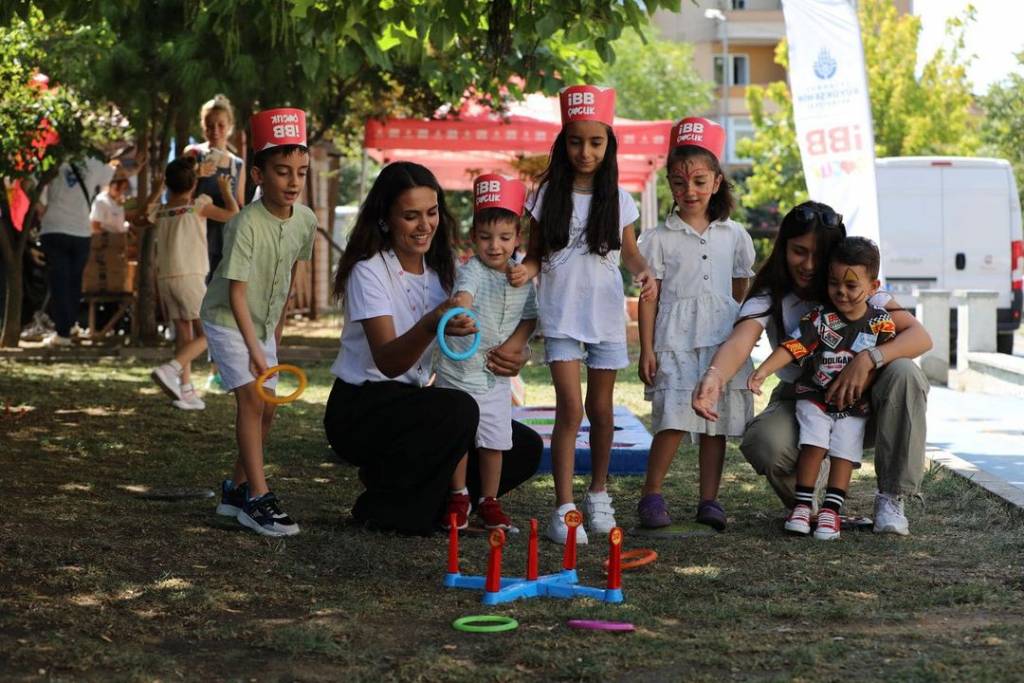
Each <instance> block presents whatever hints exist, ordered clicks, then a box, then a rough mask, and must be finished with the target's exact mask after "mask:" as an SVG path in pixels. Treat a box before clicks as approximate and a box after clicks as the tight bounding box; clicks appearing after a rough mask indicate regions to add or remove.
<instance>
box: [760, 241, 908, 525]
mask: <svg viewBox="0 0 1024 683" xmlns="http://www.w3.org/2000/svg"><path fill="white" fill-rule="evenodd" d="M879 260H880V259H879V253H878V247H877V246H876V245H875V243H874V242H872V241H871V240H869V239H865V238H863V237H847V238H846V239H844V240H843V241H842V242H840V243H839V244H838V245H837V246H836V247H835V248H834V249H833V250H832V253H831V254H830V255H829V265H828V268H829V271H828V297H829V300H830V301H831V306H827V305H819V306H816V307H815V308H814V309H812V310H811V311H810V312H809V313H808V314H807V315H805V316H804V317H803V318H801V319H800V327H799V329H797V330H795V331H794V332H792V333H791V335H790V336H791V338H790V339H787V340H786V341H784V342H783V343H782V344H781V345H780V346H779V347H778V348H776V349H775V351H773V352H772V354H771V355H770V356H768V358H767V359H765V361H764V362H763V363H762V364H761V366H760V367H758V369H757V370H756V371H755V372H754V373H752V374H751V375H750V379H749V380H748V381H747V386H748V387H749V388H750V390H751V391H753V392H754V393H755V394H760V393H761V385H762V384H763V383H764V380H765V378H767V377H768V375H770V374H772V373H773V372H776V371H777V370H780V369H782V368H783V367H785V366H786V365H788V364H789V363H790V362H792V361H793V360H794V359H795V360H797V361H800V362H801V366H802V373H801V375H800V378H799V379H798V380H797V381H796V382H795V383H794V385H793V386H794V390H795V392H796V399H797V402H796V417H797V422H798V423H799V425H800V454H799V456H798V459H797V466H796V467H797V469H796V501H797V503H796V506H795V507H794V508H793V511H792V512H791V513H790V515H789V518H788V519H787V520H786V531H789V532H792V533H795V534H801V535H807V534H809V533H810V531H811V505H812V503H813V502H814V484H815V481H816V480H817V477H818V471H819V469H820V467H821V462H822V460H823V459H824V458H825V456H826V455H828V457H829V458H830V460H829V467H830V470H829V477H828V488H827V489H826V490H825V501H824V503H823V504H822V509H821V511H820V512H819V513H818V525H817V527H816V528H815V530H814V538H816V539H818V540H823V541H831V540H835V539H837V538H839V526H840V521H839V511H840V510H841V509H842V507H843V503H844V502H845V500H846V490H847V488H849V485H850V476H851V475H852V474H853V470H854V468H857V467H860V462H861V458H862V457H863V446H864V427H865V424H866V423H867V415H868V410H869V407H870V404H869V403H868V397H867V395H864V396H861V397H860V400H859V401H858V402H857V403H856V404H854V405H852V406H850V407H848V408H846V409H845V410H842V411H840V410H838V409H837V408H836V407H835V406H832V405H830V404H827V403H826V401H825V393H826V390H827V389H828V386H829V384H830V383H831V382H832V380H834V379H835V378H836V377H838V376H839V373H840V372H842V370H843V368H844V367H846V364H847V363H849V362H850V361H851V360H853V357H854V356H855V355H856V354H857V353H858V352H860V351H863V350H865V349H872V348H874V347H876V346H878V345H879V344H882V343H884V342H887V341H889V340H890V339H892V338H893V337H894V336H895V335H896V325H895V323H894V322H893V319H892V317H891V316H890V315H889V314H888V313H887V312H886V311H885V310H884V309H881V308H876V307H874V306H871V305H870V304H869V303H868V298H869V297H871V296H872V295H873V294H874V293H875V292H876V291H878V285H879V282H878V266H879Z"/></svg>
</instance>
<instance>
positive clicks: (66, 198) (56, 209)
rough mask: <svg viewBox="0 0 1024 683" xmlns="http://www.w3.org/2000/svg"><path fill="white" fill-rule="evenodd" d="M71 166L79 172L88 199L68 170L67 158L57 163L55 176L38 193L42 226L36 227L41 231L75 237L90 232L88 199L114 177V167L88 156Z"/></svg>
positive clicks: (83, 235) (76, 179)
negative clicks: (42, 210)
mask: <svg viewBox="0 0 1024 683" xmlns="http://www.w3.org/2000/svg"><path fill="white" fill-rule="evenodd" d="M75 168H77V169H78V173H79V175H81V176H82V181H83V182H84V183H85V189H86V190H87V191H88V193H89V200H86V198H85V193H83V192H82V186H81V185H80V184H79V183H78V177H77V176H76V175H75V173H74V171H72V170H71V166H70V165H69V164H68V163H67V162H65V163H63V164H61V165H60V170H59V171H58V172H57V177H56V178H54V179H53V180H51V181H50V183H49V184H48V185H47V186H46V188H45V189H44V190H43V194H42V196H41V197H40V201H41V202H42V203H43V204H45V205H46V213H44V214H43V220H42V230H40V234H41V235H46V234H48V233H61V234H64V235H73V236H75V237H89V236H90V235H92V228H91V227H90V225H89V212H90V211H91V209H92V207H91V205H90V202H91V200H92V199H93V198H95V197H96V195H97V194H99V192H100V190H101V189H102V188H104V187H106V186H107V185H108V184H109V183H110V179H111V178H113V177H114V169H112V168H111V167H110V166H107V165H106V164H104V163H103V162H102V161H100V160H98V159H91V158H90V159H86V160H85V161H76V162H75Z"/></svg>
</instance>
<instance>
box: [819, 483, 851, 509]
mask: <svg viewBox="0 0 1024 683" xmlns="http://www.w3.org/2000/svg"><path fill="white" fill-rule="evenodd" d="M845 502H846V491H844V490H843V489H837V488H833V487H832V486H829V487H828V488H827V489H825V502H824V503H822V504H821V506H822V507H823V508H825V509H827V510H834V511H835V513H836V514H837V515H838V514H839V511H840V510H842V509H843V503H845Z"/></svg>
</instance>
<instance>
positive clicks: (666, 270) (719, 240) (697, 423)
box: [639, 213, 755, 441]
mask: <svg viewBox="0 0 1024 683" xmlns="http://www.w3.org/2000/svg"><path fill="white" fill-rule="evenodd" d="M639 246H640V251H641V253H642V254H643V255H644V257H645V258H646V259H647V263H648V265H649V266H650V268H651V270H652V271H653V272H654V276H655V277H656V278H657V279H658V280H660V281H661V292H660V295H659V299H658V316H657V318H656V320H655V323H654V353H655V356H656V357H657V359H658V371H657V373H656V375H655V378H654V386H653V387H647V388H646V390H645V392H644V393H645V397H646V398H647V399H648V400H649V401H651V402H652V411H651V412H652V427H653V428H654V431H655V433H657V432H660V431H663V430H666V429H675V430H680V431H685V432H690V433H691V435H692V440H693V441H696V440H697V439H696V435H698V434H708V435H711V436H717V435H726V436H740V435H742V434H743V430H744V428H745V427H746V424H747V421H748V420H750V418H751V417H753V401H752V400H751V396H750V392H749V391H747V389H746V385H747V377H748V376H749V374H750V372H751V371H752V370H753V365H752V363H751V362H750V360H749V359H748V360H747V362H746V364H745V366H744V367H743V368H742V369H741V370H740V371H739V372H738V373H737V374H736V376H735V377H733V379H732V381H730V382H729V385H728V390H727V391H726V392H725V394H724V395H723V396H722V398H721V400H720V402H719V405H718V411H719V418H718V421H717V422H709V421H707V420H705V419H704V418H702V417H700V416H699V415H697V414H696V413H695V412H693V408H692V407H691V404H690V399H691V397H692V395H693V391H694V389H696V388H697V385H698V383H699V382H700V378H701V377H702V376H703V375H704V373H705V371H707V368H708V366H709V365H711V358H712V357H713V356H714V355H715V351H717V350H718V347H719V346H720V345H721V344H722V342H724V341H725V340H726V339H727V338H728V337H729V334H730V333H731V332H732V328H733V324H734V323H735V322H736V316H737V314H738V313H739V308H740V306H739V304H738V303H737V302H736V300H735V299H733V298H732V280H733V278H748V277H752V276H753V275H754V272H753V270H752V269H751V268H752V266H753V264H754V258H755V256H754V243H753V241H752V240H751V239H750V235H749V234H748V233H747V231H746V230H744V229H743V226H741V225H740V224H739V223H737V222H735V221H732V220H728V219H725V220H719V221H714V222H713V223H711V225H709V226H708V228H707V230H705V231H704V233H703V234H698V233H697V232H696V231H695V230H694V229H693V228H692V227H690V226H689V225H688V224H687V223H686V222H685V221H683V220H682V219H681V218H679V216H678V215H677V214H675V213H673V214H671V215H670V216H669V217H668V219H667V220H666V221H665V223H663V224H661V225H659V226H658V227H656V228H655V229H654V230H650V231H647V232H644V233H643V234H642V235H641V236H640V240H639Z"/></svg>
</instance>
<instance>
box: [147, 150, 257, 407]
mask: <svg viewBox="0 0 1024 683" xmlns="http://www.w3.org/2000/svg"><path fill="white" fill-rule="evenodd" d="M197 181H198V178H197V176H196V160H195V158H193V157H190V156H184V157H180V158H178V159H175V160H174V161H172V162H171V163H169V164H168V165H167V170H166V171H165V177H164V183H165V184H166V185H167V190H168V198H167V203H166V204H163V205H162V206H160V208H159V209H157V210H156V212H155V214H154V215H153V222H154V224H155V225H156V277H157V280H156V283H157V290H158V291H159V292H160V303H161V304H162V305H163V308H164V312H165V314H166V317H167V319H168V320H170V321H172V322H173V324H174V333H175V336H174V358H173V359H172V360H171V361H170V362H169V363H164V364H163V365H161V366H160V367H158V368H156V369H155V370H153V372H152V373H151V375H150V376H151V377H152V378H153V381H154V382H156V383H157V385H159V386H160V388H161V389H163V390H164V392H166V393H167V395H169V396H170V397H171V398H172V399H173V401H172V403H171V404H172V405H173V406H174V407H175V408H181V409H182V410H202V409H203V408H205V407H206V404H205V403H203V400H202V399H201V398H199V396H198V395H197V394H196V390H195V387H194V386H193V385H192V361H193V360H195V359H196V357H198V356H199V354H201V353H202V352H203V351H205V350H206V337H205V336H203V328H202V325H201V324H200V322H199V309H200V307H201V306H202V303H203V296H204V295H205V294H206V273H207V271H208V270H209V267H210V263H209V261H208V259H207V254H206V220H207V218H210V219H212V220H219V221H227V220H230V219H231V217H232V216H234V215H235V214H237V213H238V204H237V203H235V199H234V197H233V196H232V195H231V193H230V192H227V193H226V194H225V196H226V197H227V199H228V208H226V209H222V208H220V207H218V206H215V205H214V204H213V201H212V200H211V199H210V197H209V196H207V195H205V194H200V195H199V196H197V197H195V198H194V199H193V194H194V193H195V190H196V185H197ZM219 182H220V185H221V188H222V189H224V190H227V188H228V180H227V178H226V177H225V176H219Z"/></svg>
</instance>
